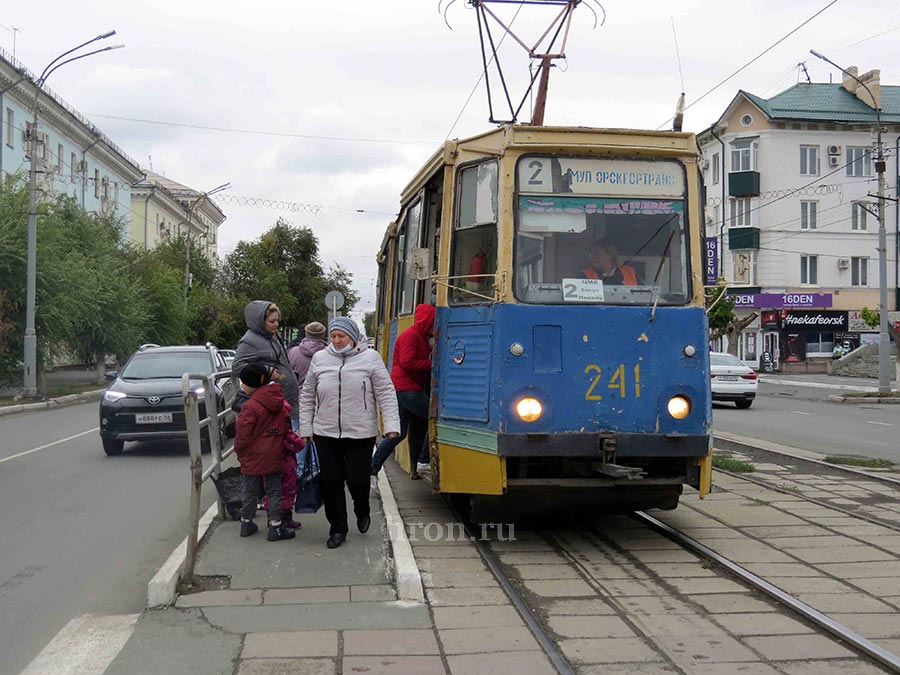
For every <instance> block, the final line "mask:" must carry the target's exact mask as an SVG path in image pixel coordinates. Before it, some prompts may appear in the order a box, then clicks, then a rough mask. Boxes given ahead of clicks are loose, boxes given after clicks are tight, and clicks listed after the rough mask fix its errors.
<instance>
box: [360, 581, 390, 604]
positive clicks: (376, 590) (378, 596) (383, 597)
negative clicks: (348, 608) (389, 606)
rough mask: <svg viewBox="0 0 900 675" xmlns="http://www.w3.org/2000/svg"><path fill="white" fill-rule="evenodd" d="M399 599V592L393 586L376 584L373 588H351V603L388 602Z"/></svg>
mask: <svg viewBox="0 0 900 675" xmlns="http://www.w3.org/2000/svg"><path fill="white" fill-rule="evenodd" d="M396 599H397V592H396V591H395V590H394V587H393V586H390V585H387V584H376V585H373V586H351V587H350V601H351V602H387V601H390V600H396Z"/></svg>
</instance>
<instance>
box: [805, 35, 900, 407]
mask: <svg viewBox="0 0 900 675" xmlns="http://www.w3.org/2000/svg"><path fill="white" fill-rule="evenodd" d="M809 53H810V54H812V55H813V56H815V57H818V58H820V59H822V60H823V61H826V62H827V63H830V64H831V65H833V66H834V67H835V68H837V69H838V70H840V71H841V72H842V73H844V74H845V75H847V76H848V77H851V78H853V79H854V80H856V82H857V83H858V84H859V85H860V86H861V87H862V88H863V89H865V90H866V92H868V94H869V98H871V99H872V105H873V106H874V107H875V124H876V129H875V135H876V141H875V147H876V149H875V173H877V174H878V302H879V304H880V305H881V307H880V308H879V312H878V318H879V328H878V393H879V394H888V393H890V391H891V351H890V350H891V339H890V336H889V335H888V303H887V230H886V229H885V226H884V191H885V177H884V172H885V168H886V162H885V159H884V139H883V137H882V134H883V129H882V127H881V101H880V100H876V99H875V96H873V95H872V90H871V89H869V87H868V86H866V83H865V82H863V81H862V80H861V79H859V78H858V77H857V76H856V75H854V74H853V73H851V72H849V71H847V70H844V69H843V68H841V67H840V66H839V65H838V64H836V63H835V62H834V61H832V60H831V59H829V58H827V57H825V56H823V55H822V54H820V53H819V52H817V51H815V50H813V49H810V50H809ZM898 358H900V355H898Z"/></svg>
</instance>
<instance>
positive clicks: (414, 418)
mask: <svg viewBox="0 0 900 675" xmlns="http://www.w3.org/2000/svg"><path fill="white" fill-rule="evenodd" d="M397 404H398V406H399V408H400V435H399V436H397V438H388V437H387V436H385V437H384V438H383V439H381V443H379V444H378V448H377V449H376V450H375V455H374V456H373V457H372V475H373V476H377V475H378V472H379V471H381V467H382V466H383V465H384V463H385V462H386V461H387V458H388V457H390V456H391V453H392V452H394V448H396V447H397V445H398V444H399V443H400V441H402V440H403V439H404V438H406V435H407V433H409V460H410V467H411V469H412V471H413V473H415V470H416V462H422V463H425V462H427V461H428V394H426V393H425V392H424V391H398V392H397Z"/></svg>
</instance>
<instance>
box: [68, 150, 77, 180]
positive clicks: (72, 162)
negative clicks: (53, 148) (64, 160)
mask: <svg viewBox="0 0 900 675" xmlns="http://www.w3.org/2000/svg"><path fill="white" fill-rule="evenodd" d="M77 171H78V158H77V156H76V155H75V153H74V152H73V153H72V154H71V155H70V156H69V176H71V178H72V181H73V182H74V180H75V174H76V173H77Z"/></svg>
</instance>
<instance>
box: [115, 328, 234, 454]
mask: <svg viewBox="0 0 900 675" xmlns="http://www.w3.org/2000/svg"><path fill="white" fill-rule="evenodd" d="M228 370H230V368H229V367H228V366H226V365H225V359H224V358H223V357H222V355H221V354H219V350H218V349H216V347H215V346H214V345H212V344H207V345H206V346H179V347H159V346H157V345H144V346H142V347H141V348H140V349H139V350H138V351H136V352H135V353H134V354H132V355H131V357H130V358H129V359H128V361H127V362H126V363H125V365H124V367H123V368H122V369H121V370H119V371H110V372H108V373H106V377H107V379H110V380H113V383H112V384H111V385H110V386H109V388H108V389H107V390H106V391H105V392H103V398H102V399H101V400H100V438H101V439H102V441H103V450H104V451H105V452H106V454H107V455H117V454H119V453H120V452H122V450H123V449H124V447H125V441H145V440H157V439H186V438H187V425H186V424H185V418H184V401H183V400H182V395H181V376H182V375H183V374H184V373H196V374H199V375H209V374H211V373H213V372H219V371H228ZM195 386H196V387H198V389H197V391H198V393H199V394H200V406H199V407H200V419H203V418H204V417H205V416H206V405H205V401H206V397H208V396H210V395H212V394H213V393H214V395H215V396H216V401H217V404H218V405H217V407H218V409H219V411H222V410H223V409H225V410H228V411H229V414H228V416H226V418H225V421H223V422H222V423H221V427H222V431H224V432H225V433H226V435H229V436H230V435H233V429H234V419H235V418H234V413H232V412H231V404H232V403H233V401H234V396H235V393H236V392H235V385H234V384H233V383H232V381H231V379H230V378H228V377H224V378H220V379H218V380H217V381H216V385H215V392H206V391H203V389H202V387H201V385H200V384H199V383H197V384H196V385H195ZM201 438H203V439H204V445H206V444H208V442H209V435H208V433H207V430H206V429H202V430H201Z"/></svg>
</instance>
